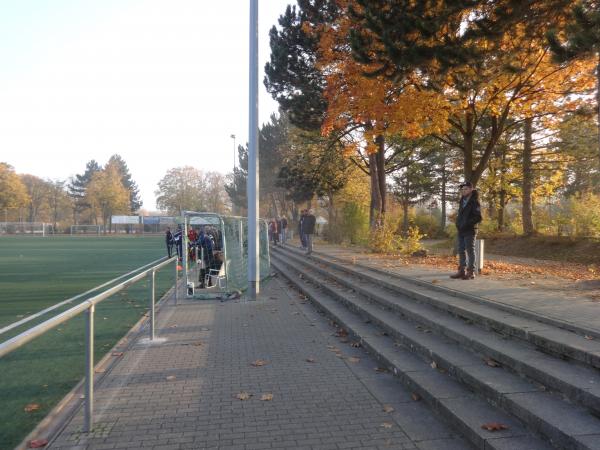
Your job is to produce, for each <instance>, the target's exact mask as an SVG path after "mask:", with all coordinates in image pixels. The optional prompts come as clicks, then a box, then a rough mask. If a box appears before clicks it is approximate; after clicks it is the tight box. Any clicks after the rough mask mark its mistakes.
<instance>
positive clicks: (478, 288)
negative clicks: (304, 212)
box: [315, 245, 600, 333]
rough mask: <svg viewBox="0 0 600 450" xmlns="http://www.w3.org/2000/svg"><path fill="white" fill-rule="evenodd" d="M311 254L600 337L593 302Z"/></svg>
mask: <svg viewBox="0 0 600 450" xmlns="http://www.w3.org/2000/svg"><path fill="white" fill-rule="evenodd" d="M315 251H316V252H317V254H318V253H319V252H320V253H323V254H325V255H328V256H331V257H335V258H339V259H340V260H346V261H355V262H356V263H360V264H364V265H366V266H370V267H375V268H378V269H383V270H387V271H389V272H392V273H398V274H400V275H405V276H409V277H412V278H417V279H419V280H423V281H427V282H430V283H431V282H433V283H434V284H435V285H437V286H443V287H445V288H448V289H452V290H455V291H458V292H464V293H466V294H469V295H474V296H477V297H482V298H485V299H488V300H490V301H494V302H500V303H504V304H506V305H509V306H513V307H516V308H520V309H523V310H525V311H530V312H532V313H535V314H540V315H543V316H546V317H549V318H552V319H554V320H558V321H564V322H567V323H569V324H572V325H574V326H576V327H582V328H584V329H588V330H593V331H595V332H596V333H600V302H598V301H594V300H593V299H587V298H584V297H581V296H577V295H569V294H568V293H565V294H561V293H557V292H544V291H543V290H540V289H532V288H528V287H526V286H522V285H519V283H515V282H514V281H512V282H511V281H510V280H492V279H490V278H488V277H479V278H477V279H475V280H468V281H465V280H452V279H450V278H449V275H450V273H451V271H445V270H443V269H439V268H433V267H426V266H423V265H413V266H410V265H398V264H395V261H394V258H393V257H390V258H382V257H380V256H378V257H373V256H372V255H369V254H368V253H364V252H359V251H356V250H353V249H348V248H344V247H339V246H334V245H319V246H317V247H316V248H315Z"/></svg>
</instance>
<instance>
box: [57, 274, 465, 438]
mask: <svg viewBox="0 0 600 450" xmlns="http://www.w3.org/2000/svg"><path fill="white" fill-rule="evenodd" d="M158 320H159V326H158V329H159V330H160V333H159V336H160V337H163V338H166V339H167V341H166V342H164V343H163V344H157V345H146V344H143V343H142V342H141V341H140V342H137V343H136V344H135V345H134V346H133V347H132V348H131V349H130V350H129V351H127V352H125V354H124V355H123V356H122V359H121V361H120V362H119V363H118V364H117V365H116V366H115V367H114V368H113V369H112V371H111V372H110V373H108V374H107V375H106V377H105V378H104V379H103V380H102V382H101V383H99V385H98V386H97V387H96V392H95V399H96V405H95V423H96V426H95V429H94V432H92V433H91V434H89V435H87V434H84V433H82V432H81V425H82V414H81V412H79V413H78V414H77V415H76V416H75V417H73V418H72V419H71V421H70V422H69V423H68V424H67V425H66V427H65V428H64V429H63V431H62V432H61V433H60V434H59V435H58V436H57V437H56V439H54V441H53V442H51V446H50V448H53V449H59V448H60V449H67V448H73V449H75V448H77V449H109V448H145V449H153V448H156V449H158V448H165V449H167V448H168V449H178V448H194V449H198V448H220V449H261V448H276V449H285V448H315V449H328V448H331V449H339V448H349V449H350V448H356V449H359V448H360V449H370V448H373V449H375V448H381V449H390V448H393V449H405V448H406V449H417V448H418V449H440V450H441V449H445V450H452V449H467V448H470V446H469V444H467V443H466V442H465V441H463V440H462V439H461V438H459V437H457V433H454V432H453V431H452V430H451V429H449V428H448V427H447V426H446V425H444V424H442V423H441V422H440V421H438V419H437V418H436V417H435V416H434V415H432V413H431V412H430V411H429V409H428V408H427V407H426V406H425V405H424V404H423V402H420V401H415V400H414V399H413V397H412V395H411V393H410V392H408V391H407V390H406V389H405V388H403V387H402V385H401V384H400V383H398V382H397V381H396V380H395V379H394V377H393V376H392V375H391V374H389V373H381V372H379V371H376V370H375V369H377V368H378V364H377V362H376V361H374V360H373V359H372V358H371V357H369V356H368V355H367V354H366V353H365V352H364V351H363V350H362V349H361V348H354V347H352V346H351V342H350V341H349V340H348V339H347V338H344V337H342V338H340V337H337V336H336V335H335V331H336V329H335V328H334V327H333V326H332V325H331V324H330V323H329V322H328V320H326V319H325V318H324V317H322V316H321V315H319V313H318V312H317V311H316V310H315V309H314V308H313V307H312V306H311V305H310V304H308V303H307V302H305V301H304V300H303V299H302V298H301V297H299V295H298V294H297V292H296V291H292V290H291V289H290V288H289V287H288V286H287V285H286V284H285V283H284V282H283V281H281V280H279V279H277V278H274V279H272V280H270V281H269V282H268V283H266V284H265V285H263V287H262V293H261V296H260V299H259V300H258V301H256V302H247V301H245V300H243V299H242V300H235V301H229V302H224V303H220V302H217V301H198V300H196V301H184V302H183V303H181V304H180V305H178V306H168V307H165V308H164V309H163V310H162V311H161V314H160V315H159V318H158ZM257 360H262V361H265V362H266V364H265V365H262V366H260V365H259V366H258V367H256V366H254V365H252V363H253V362H255V361H257ZM241 393H245V394H246V395H239V394H241ZM271 395H272V397H270V396H271ZM238 396H240V397H248V398H247V399H246V400H240V399H238V398H237V397H238ZM269 398H270V400H269Z"/></svg>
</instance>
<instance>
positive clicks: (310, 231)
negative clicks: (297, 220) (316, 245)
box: [302, 209, 317, 255]
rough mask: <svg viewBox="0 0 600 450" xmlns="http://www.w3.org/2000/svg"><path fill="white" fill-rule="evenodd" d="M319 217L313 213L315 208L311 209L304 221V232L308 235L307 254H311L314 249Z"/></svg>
mask: <svg viewBox="0 0 600 450" xmlns="http://www.w3.org/2000/svg"><path fill="white" fill-rule="evenodd" d="M316 224H317V218H316V217H315V215H314V214H313V210H312V209H311V210H309V211H308V213H307V214H306V216H305V217H304V222H302V232H303V233H304V235H305V236H306V238H305V240H306V254H307V255H310V254H311V253H312V250H313V235H314V234H315V226H316Z"/></svg>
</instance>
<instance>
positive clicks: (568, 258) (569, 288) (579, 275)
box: [322, 238, 600, 302]
mask: <svg viewBox="0 0 600 450" xmlns="http://www.w3.org/2000/svg"><path fill="white" fill-rule="evenodd" d="M424 244H425V247H426V248H427V249H428V251H429V255H428V256H427V257H411V256H403V255H391V254H386V255H382V254H375V253H372V252H371V251H370V250H368V249H365V248H363V247H357V246H352V247H345V249H346V250H347V251H348V253H347V257H348V258H352V257H353V254H354V255H357V256H358V257H362V258H365V257H368V258H369V259H370V260H371V261H372V260H380V261H381V264H382V266H383V267H386V266H389V265H392V264H393V265H395V266H398V265H407V266H408V265H422V266H425V267H430V268H436V269H443V270H448V274H449V275H450V273H453V272H454V271H456V267H457V259H456V257H454V256H453V255H452V251H451V249H450V248H448V245H445V244H444V243H443V242H442V241H425V242H424ZM322 245H324V246H325V247H327V246H328V245H327V244H326V243H323V244H322ZM336 247H337V248H339V246H336ZM485 249H486V250H485V264H484V269H483V272H482V273H481V276H482V277H486V278H490V279H494V280H505V281H506V282H509V283H511V284H513V285H515V286H521V287H529V288H533V289H540V290H543V291H546V292H554V293H562V294H564V295H565V296H567V297H570V296H575V297H585V298H588V299H590V300H592V301H595V302H600V244H599V243H597V242H589V241H588V242H576V241H569V240H567V239H558V238H549V239H547V238H544V239H541V238H530V239H525V238H501V239H500V238H494V239H487V240H486V242H485ZM526 255H529V256H526ZM340 256H341V255H340ZM532 256H533V257H532ZM544 256H545V258H544ZM467 282H468V281H467Z"/></svg>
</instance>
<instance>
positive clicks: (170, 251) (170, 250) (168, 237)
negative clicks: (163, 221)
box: [165, 227, 173, 258]
mask: <svg viewBox="0 0 600 450" xmlns="http://www.w3.org/2000/svg"><path fill="white" fill-rule="evenodd" d="M165 244H167V255H169V258H170V257H171V256H172V254H173V233H171V228H169V227H167V231H166V233H165Z"/></svg>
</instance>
